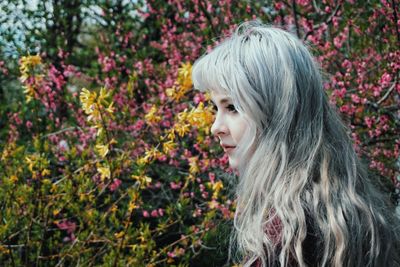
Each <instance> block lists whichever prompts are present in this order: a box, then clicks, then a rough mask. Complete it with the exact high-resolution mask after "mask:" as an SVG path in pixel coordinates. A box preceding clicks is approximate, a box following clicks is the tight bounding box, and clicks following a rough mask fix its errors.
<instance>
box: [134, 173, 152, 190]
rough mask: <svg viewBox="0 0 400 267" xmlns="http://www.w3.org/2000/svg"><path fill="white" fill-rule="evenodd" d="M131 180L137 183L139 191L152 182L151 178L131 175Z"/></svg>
mask: <svg viewBox="0 0 400 267" xmlns="http://www.w3.org/2000/svg"><path fill="white" fill-rule="evenodd" d="M132 179H134V180H136V181H138V182H139V185H140V188H141V189H145V188H147V187H148V186H149V185H150V183H151V181H152V179H151V177H149V176H147V175H132Z"/></svg>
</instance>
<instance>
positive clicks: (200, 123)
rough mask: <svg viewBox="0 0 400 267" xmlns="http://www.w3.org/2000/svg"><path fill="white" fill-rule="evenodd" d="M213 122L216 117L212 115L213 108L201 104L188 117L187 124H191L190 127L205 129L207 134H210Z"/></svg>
mask: <svg viewBox="0 0 400 267" xmlns="http://www.w3.org/2000/svg"><path fill="white" fill-rule="evenodd" d="M213 121H214V115H213V113H212V108H211V107H207V108H205V107H204V103H203V102H201V103H200V104H199V105H198V106H197V108H194V109H192V110H191V111H190V112H189V114H188V116H187V122H188V123H190V125H192V126H195V127H197V128H200V129H203V130H204V131H205V132H206V134H209V131H210V127H211V125H212V123H213Z"/></svg>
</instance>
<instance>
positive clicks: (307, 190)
mask: <svg viewBox="0 0 400 267" xmlns="http://www.w3.org/2000/svg"><path fill="white" fill-rule="evenodd" d="M192 78H193V83H194V87H195V88H196V89H198V90H201V91H220V92H223V93H226V94H228V95H230V96H231V97H232V99H233V104H234V105H235V107H236V108H237V110H238V111H239V113H240V114H242V116H245V117H246V118H247V121H248V124H249V127H248V131H247V132H246V134H245V136H244V137H243V138H242V139H241V141H240V144H239V145H238V147H239V148H240V149H241V151H240V153H242V154H241V155H245V157H244V158H246V159H247V161H245V160H243V161H242V164H241V165H240V166H239V168H238V170H239V178H240V179H239V183H238V185H237V190H236V193H237V210H236V213H235V218H234V230H235V231H234V235H233V240H235V242H233V243H232V244H231V247H232V248H234V249H236V250H237V251H239V253H240V254H241V255H242V264H243V265H244V266H245V267H248V266H251V265H252V264H253V263H254V262H255V261H256V260H259V261H260V262H261V264H262V266H273V264H274V263H276V262H279V263H280V266H288V265H289V261H292V260H295V261H296V262H297V263H298V265H299V266H307V264H310V263H307V262H306V261H305V260H306V259H305V257H304V248H303V244H304V243H303V242H304V241H305V239H306V237H307V235H308V234H309V233H310V229H311V230H312V232H313V233H314V234H315V236H316V237H317V239H318V242H319V243H318V244H315V249H320V251H319V252H318V258H317V259H316V260H318V266H336V267H342V266H349V267H350V266H351V267H354V266H400V260H399V255H398V254H399V249H400V247H399V232H398V231H399V230H398V227H399V221H398V219H397V218H396V217H395V216H394V212H393V211H392V210H391V209H389V208H388V205H390V204H389V201H388V198H386V195H384V194H382V193H381V191H380V190H379V188H377V186H376V185H375V184H374V183H373V182H372V180H371V179H370V178H369V176H368V174H367V172H366V170H365V167H364V166H363V165H362V164H361V163H360V161H359V159H358V157H357V155H356V153H355V151H354V149H353V146H352V143H351V140H350V138H349V136H348V134H347V128H346V127H345V126H344V124H343V123H342V121H341V120H340V117H339V115H338V114H337V112H336V111H335V110H334V109H333V108H332V107H330V105H329V102H328V99H327V96H326V93H325V92H324V90H323V84H322V78H321V71H320V69H319V66H318V64H317V63H316V62H315V61H314V59H313V57H312V55H311V54H310V52H309V50H308V49H307V47H306V46H305V45H304V44H303V43H302V42H301V41H300V40H299V39H298V38H296V37H295V36H293V35H292V34H290V33H288V32H286V31H284V30H281V29H279V28H276V27H271V26H266V25H262V24H261V23H258V22H255V21H252V22H246V23H243V24H241V25H240V26H239V27H237V29H236V30H235V31H234V33H233V34H232V35H231V36H230V37H229V38H227V39H226V40H224V41H223V42H222V43H220V44H219V45H218V46H216V47H215V48H214V49H213V50H212V51H211V52H210V53H208V54H206V55H204V56H203V57H201V58H200V59H198V60H197V61H196V62H195V64H194V66H193V74H192ZM253 143H255V149H254V151H250V146H251V144H253ZM276 218H279V221H280V222H281V224H282V231H281V235H280V244H279V245H277V244H276V242H274V241H273V240H272V238H271V237H270V236H269V235H268V234H267V233H266V229H267V228H268V227H269V226H270V225H271V223H272V222H273V221H274V220H276ZM278 246H279V249H278Z"/></svg>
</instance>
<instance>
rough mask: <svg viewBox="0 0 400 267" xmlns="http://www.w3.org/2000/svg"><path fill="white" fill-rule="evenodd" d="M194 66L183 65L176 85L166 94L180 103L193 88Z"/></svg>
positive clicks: (179, 70) (188, 63)
mask: <svg viewBox="0 0 400 267" xmlns="http://www.w3.org/2000/svg"><path fill="white" fill-rule="evenodd" d="M192 86H193V82H192V65H191V64H190V62H187V63H183V64H182V65H181V67H180V68H179V69H178V77H177V81H176V85H175V86H173V87H172V88H168V89H167V90H166V94H167V96H168V97H169V98H171V99H172V100H176V101H179V100H180V99H182V97H183V96H184V95H185V94H186V93H187V92H188V91H189V90H190V89H191V88H192Z"/></svg>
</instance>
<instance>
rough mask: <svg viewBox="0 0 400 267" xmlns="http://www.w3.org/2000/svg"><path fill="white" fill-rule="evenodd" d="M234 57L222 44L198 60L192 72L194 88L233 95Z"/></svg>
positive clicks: (224, 44)
mask: <svg viewBox="0 0 400 267" xmlns="http://www.w3.org/2000/svg"><path fill="white" fill-rule="evenodd" d="M233 65H235V63H234V62H233V59H232V55H231V53H230V51H229V49H227V47H226V43H223V44H220V45H219V46H217V47H216V48H215V49H214V50H213V51H212V52H210V53H208V54H205V55H203V56H202V57H201V58H200V59H198V60H197V61H196V62H195V63H194V65H193V70H192V80H193V85H194V88H195V89H197V90H199V91H201V92H207V91H215V92H219V93H224V94H228V95H232V84H231V83H230V80H231V79H232V77H235V76H234V73H232V68H231V67H229V66H233Z"/></svg>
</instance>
